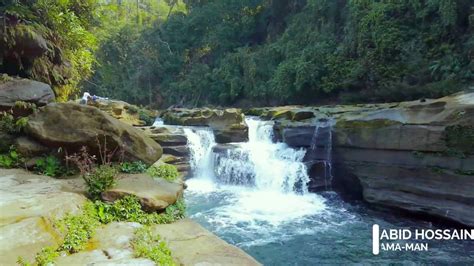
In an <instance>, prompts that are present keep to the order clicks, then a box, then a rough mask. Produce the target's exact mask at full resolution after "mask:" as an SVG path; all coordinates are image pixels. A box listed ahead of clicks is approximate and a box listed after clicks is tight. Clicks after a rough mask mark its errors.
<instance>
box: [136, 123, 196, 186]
mask: <svg viewBox="0 0 474 266" xmlns="http://www.w3.org/2000/svg"><path fill="white" fill-rule="evenodd" d="M140 129H141V130H143V132H144V133H145V134H146V135H147V136H149V137H150V138H152V139H153V140H155V141H156V142H158V143H159V144H160V145H161V146H162V147H163V156H162V157H161V158H160V160H159V161H158V163H167V164H171V165H174V166H175V167H176V169H178V172H179V173H180V174H181V177H182V179H184V178H186V177H187V176H188V174H189V172H190V170H191V167H190V165H189V157H190V151H189V148H188V147H187V144H188V139H187V137H186V134H185V133H184V130H183V128H181V127H179V126H159V127H155V126H152V127H141V128H140Z"/></svg>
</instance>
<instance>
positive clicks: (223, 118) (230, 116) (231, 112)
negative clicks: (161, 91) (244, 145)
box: [162, 108, 248, 143]
mask: <svg viewBox="0 0 474 266" xmlns="http://www.w3.org/2000/svg"><path fill="white" fill-rule="evenodd" d="M162 117H163V120H164V121H165V123H167V124H171V125H182V126H208V127H211V128H212V130H213V131H214V134H215V137H216V142H217V143H229V142H245V141H247V140H248V126H247V124H246V123H245V121H244V115H243V113H242V111H241V110H240V109H235V108H228V109H222V110H220V109H208V108H204V109H180V108H175V109H170V110H167V111H165V112H164V113H162Z"/></svg>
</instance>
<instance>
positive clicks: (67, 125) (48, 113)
mask: <svg viewBox="0 0 474 266" xmlns="http://www.w3.org/2000/svg"><path fill="white" fill-rule="evenodd" d="M26 132H27V134H28V135H29V136H30V137H32V138H33V139H34V140H36V141H38V142H39V143H41V144H42V145H44V146H46V147H49V148H56V149H57V148H62V149H66V150H67V151H68V153H69V154H71V153H73V152H77V151H78V150H79V149H80V148H81V147H83V146H86V147H88V148H89V150H90V151H91V152H92V153H94V154H97V153H98V152H99V150H98V148H99V147H98V141H100V142H101V143H102V148H104V146H105V144H106V146H107V149H108V150H109V151H113V150H115V149H119V150H120V151H121V152H123V156H124V159H125V160H141V161H143V162H145V163H148V164H153V163H154V162H156V161H157V160H158V159H159V158H160V157H161V154H162V148H161V146H160V145H159V144H158V143H156V142H155V141H153V140H152V139H151V138H149V137H148V136H146V135H145V134H144V133H143V132H142V131H141V130H139V129H136V128H134V127H132V126H130V125H127V124H125V123H122V122H120V121H119V120H117V119H115V118H113V117H111V116H109V115H107V114H106V113H104V112H102V111H100V110H99V109H97V108H95V107H91V106H85V105H78V104H75V103H53V104H49V105H47V106H45V107H44V108H42V109H41V110H39V111H38V112H37V113H35V114H33V115H31V116H30V117H29V120H28V123H27V126H26ZM105 142H106V143H105ZM117 155H118V154H117Z"/></svg>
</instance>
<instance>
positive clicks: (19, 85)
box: [0, 77, 55, 110]
mask: <svg viewBox="0 0 474 266" xmlns="http://www.w3.org/2000/svg"><path fill="white" fill-rule="evenodd" d="M54 100H55V96H54V92H53V90H52V89H51V87H50V86H49V85H48V84H46V83H42V82H38V81H34V80H29V79H18V78H10V77H7V78H5V79H3V81H0V110H7V109H11V108H12V107H14V106H15V103H16V102H19V101H22V102H27V103H34V104H36V106H44V105H46V104H48V103H51V102H53V101H54Z"/></svg>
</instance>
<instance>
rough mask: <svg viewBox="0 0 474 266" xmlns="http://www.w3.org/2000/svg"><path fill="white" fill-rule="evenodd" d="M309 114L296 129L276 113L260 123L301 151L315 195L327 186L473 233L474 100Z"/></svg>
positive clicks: (467, 96) (459, 97)
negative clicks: (273, 122) (267, 123)
mask: <svg viewBox="0 0 474 266" xmlns="http://www.w3.org/2000/svg"><path fill="white" fill-rule="evenodd" d="M298 110H299V107H288V108H287V110H286V112H293V113H297V112H298ZM312 110H313V112H314V114H315V115H314V116H315V118H311V119H306V120H303V121H291V120H290V119H288V117H292V116H283V118H281V113H282V112H283V113H285V112H284V111H282V108H281V107H280V109H279V114H280V118H278V117H275V116H272V114H275V110H274V109H272V110H264V112H263V113H262V116H267V117H268V118H270V119H275V120H276V121H277V122H276V125H275V130H276V133H277V134H276V135H277V136H278V138H280V139H281V140H282V141H284V142H286V143H287V144H288V145H290V146H293V147H303V148H307V150H308V152H307V156H306V157H307V158H306V161H307V163H308V166H309V169H310V174H311V177H312V188H313V189H314V190H322V189H327V188H328V182H330V184H331V185H332V187H333V188H335V189H343V190H345V191H346V192H349V193H351V194H353V195H359V196H361V197H362V198H363V199H364V200H365V201H367V202H368V203H371V204H374V205H378V206H384V207H392V208H396V209H401V210H406V211H410V212H413V213H420V214H429V215H431V216H436V217H441V218H443V219H445V220H452V221H455V222H458V223H462V224H465V225H469V226H474V189H473V186H474V156H473V154H474V93H461V94H456V95H452V96H448V97H444V98H440V99H436V100H424V101H413V102H402V103H391V104H376V105H358V106H334V107H315V108H313V109H312ZM254 111H255V110H254ZM271 111H273V113H272V112H271ZM305 111H307V110H305ZM293 117H294V116H293ZM328 121H329V122H328ZM328 142H331V143H330V144H332V145H328ZM329 153H330V154H331V155H330V157H328V155H327V154H329ZM329 160H330V161H331V167H332V175H331V176H330V180H328V176H327V169H323V168H327V165H325V163H327V162H328V161H329Z"/></svg>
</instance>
